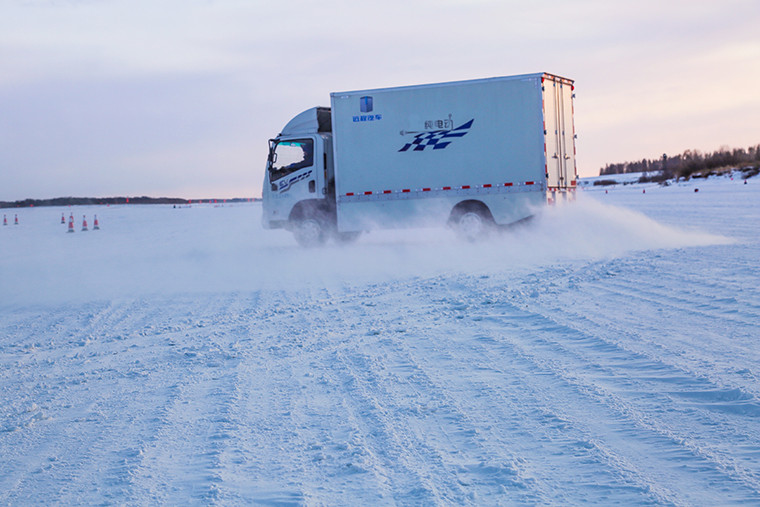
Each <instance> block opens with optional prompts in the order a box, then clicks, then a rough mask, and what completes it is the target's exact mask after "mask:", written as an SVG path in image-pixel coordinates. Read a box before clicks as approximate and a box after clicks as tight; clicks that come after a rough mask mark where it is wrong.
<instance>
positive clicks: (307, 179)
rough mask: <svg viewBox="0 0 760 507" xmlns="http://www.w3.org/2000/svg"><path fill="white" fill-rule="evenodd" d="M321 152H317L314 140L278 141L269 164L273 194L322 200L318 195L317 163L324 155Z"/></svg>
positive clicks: (273, 148)
mask: <svg viewBox="0 0 760 507" xmlns="http://www.w3.org/2000/svg"><path fill="white" fill-rule="evenodd" d="M317 151H321V150H315V143H314V139H312V138H303V139H287V140H278V141H275V142H274V145H273V147H272V155H271V157H272V160H271V162H270V164H269V183H270V184H271V186H272V188H271V191H272V192H273V193H275V194H278V195H283V194H285V193H288V192H289V193H293V194H299V195H303V197H302V198H314V197H321V196H317V195H316V192H317V190H316V189H317V185H316V183H317V181H316V180H317V176H318V172H317V171H316V168H315V162H316V161H317V160H318V156H319V154H320V153H317ZM308 194H312V195H308Z"/></svg>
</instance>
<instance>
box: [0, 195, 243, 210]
mask: <svg viewBox="0 0 760 507" xmlns="http://www.w3.org/2000/svg"><path fill="white" fill-rule="evenodd" d="M257 200H258V199H250V198H243V197H236V198H234V199H180V198H177V197H146V196H142V197H56V198H54V199H24V200H22V201H13V202H6V201H0V208H30V207H34V206H84V205H100V204H103V205H106V204H109V205H110V204H175V205H176V204H180V205H185V204H192V203H222V202H229V203H233V202H248V201H257Z"/></svg>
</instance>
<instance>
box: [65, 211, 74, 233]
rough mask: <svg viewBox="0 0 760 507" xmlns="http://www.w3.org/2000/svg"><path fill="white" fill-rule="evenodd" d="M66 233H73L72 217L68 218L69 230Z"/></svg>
mask: <svg viewBox="0 0 760 507" xmlns="http://www.w3.org/2000/svg"><path fill="white" fill-rule="evenodd" d="M66 232H74V216H73V215H72V216H71V217H70V218H69V230H68V231H66Z"/></svg>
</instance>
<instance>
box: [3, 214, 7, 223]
mask: <svg viewBox="0 0 760 507" xmlns="http://www.w3.org/2000/svg"><path fill="white" fill-rule="evenodd" d="M3 225H8V219H7V218H6V217H5V215H3Z"/></svg>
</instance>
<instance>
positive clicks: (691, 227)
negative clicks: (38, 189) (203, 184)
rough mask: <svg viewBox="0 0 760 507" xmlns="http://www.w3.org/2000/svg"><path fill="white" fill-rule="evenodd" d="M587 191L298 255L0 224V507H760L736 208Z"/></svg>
mask: <svg viewBox="0 0 760 507" xmlns="http://www.w3.org/2000/svg"><path fill="white" fill-rule="evenodd" d="M697 187H698V188H699V192H694V189H695V188H697ZM606 190H607V193H605V189H594V188H591V189H587V190H585V191H583V192H581V193H580V196H579V199H578V201H577V202H576V203H574V204H572V205H565V206H556V207H552V208H548V209H546V210H545V211H544V212H542V213H541V214H540V215H539V216H538V217H537V218H536V220H535V221H534V222H533V223H532V224H531V225H530V226H529V227H524V228H519V229H515V230H512V231H510V232H508V233H506V234H503V235H500V236H499V237H497V238H494V239H492V240H491V241H489V242H487V243H478V244H462V243H459V242H457V241H456V240H455V239H454V238H453V236H452V235H451V233H449V232H448V231H445V230H436V229H431V230H421V231H420V230H417V231H391V232H375V233H371V234H369V235H366V236H364V237H362V238H360V239H359V241H358V242H357V243H356V244H354V245H350V246H347V247H340V248H339V247H335V246H327V247H325V248H323V249H317V250H304V249H301V248H299V247H297V246H296V244H295V242H294V241H293V240H292V238H291V237H290V236H289V235H288V234H287V233H285V232H282V231H264V230H262V229H261V228H260V226H259V217H260V205H258V204H241V205H228V206H219V207H214V206H210V205H204V206H193V207H191V208H173V207H172V206H111V207H74V208H33V209H18V210H2V211H1V213H5V214H6V215H7V216H8V218H9V222H10V223H11V225H8V226H5V227H2V226H0V249H1V252H2V254H1V255H0V400H1V401H2V403H0V456H2V459H0V503H4V504H14V505H26V504H30V503H37V504H42V503H45V504H47V503H51V502H52V503H61V504H73V503H87V504H93V503H98V504H102V503H118V504H124V503H138V504H155V503H171V504H180V503H213V502H218V503H223V504H240V503H251V502H257V503H261V504H278V505H280V504H330V505H362V504H364V505H367V504H374V505H384V504H458V505H467V504H478V505H480V504H556V505H567V504H578V503H584V502H588V503H592V504H611V503H623V504H627V505H640V504H653V503H656V504H660V503H665V504H669V503H672V504H701V505H717V504H720V505H727V504H740V503H752V504H757V503H760V347H759V346H758V339H759V338H760V276H759V275H760V267H759V260H760V232H759V231H760V180H759V181H754V180H750V181H749V184H747V185H743V184H742V182H741V181H740V180H738V179H737V180H733V181H732V180H730V179H728V178H721V179H715V180H712V181H707V182H705V181H700V182H690V183H686V184H679V185H674V186H670V187H658V186H656V185H646V186H641V185H625V186H622V185H618V186H616V187H613V188H609V187H608V188H607V189H606ZM644 191H646V192H644ZM71 213H74V216H75V223H76V232H75V233H73V234H68V233H66V225H62V224H61V223H60V222H61V215H62V214H64V215H65V218H66V219H68V217H69V215H70V214H71ZM14 214H17V215H18V218H19V225H13V215H14ZM93 214H97V215H98V219H99V222H100V227H101V229H100V230H98V231H93V230H90V231H87V232H83V231H81V230H80V228H81V221H82V215H86V216H87V219H88V222H89V225H90V228H91V227H92V220H93V217H92V215H93Z"/></svg>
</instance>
